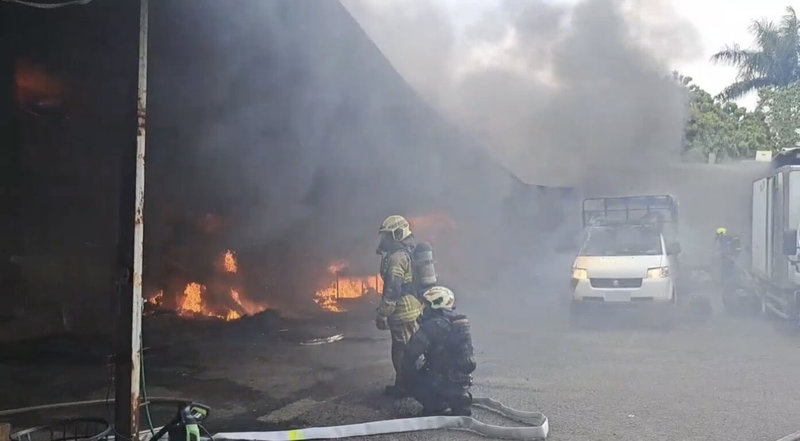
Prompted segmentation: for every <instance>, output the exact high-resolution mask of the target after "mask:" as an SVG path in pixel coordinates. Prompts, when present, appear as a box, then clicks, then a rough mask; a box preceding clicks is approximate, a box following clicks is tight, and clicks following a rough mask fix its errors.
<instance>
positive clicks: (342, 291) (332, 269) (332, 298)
mask: <svg viewBox="0 0 800 441" xmlns="http://www.w3.org/2000/svg"><path fill="white" fill-rule="evenodd" d="M348 267H349V264H348V263H347V262H335V263H333V264H331V265H330V266H328V273H329V274H330V275H332V276H333V277H334V278H333V280H332V281H331V282H330V284H329V285H328V286H327V287H326V288H323V289H320V290H319V291H317V293H316V295H315V296H314V301H315V302H316V303H317V304H318V305H319V306H320V307H321V308H322V309H324V310H326V311H330V312H346V311H347V310H346V309H344V307H342V306H341V305H339V300H340V299H357V298H360V297H364V296H365V295H367V294H370V293H376V294H377V293H379V292H381V291H382V290H383V280H382V279H381V278H380V276H379V275H377V274H376V275H374V276H368V277H348V276H347V270H348Z"/></svg>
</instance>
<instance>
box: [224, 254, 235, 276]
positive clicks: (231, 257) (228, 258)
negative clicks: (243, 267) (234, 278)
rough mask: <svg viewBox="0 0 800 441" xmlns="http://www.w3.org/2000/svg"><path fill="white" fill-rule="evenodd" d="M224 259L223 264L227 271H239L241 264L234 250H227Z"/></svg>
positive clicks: (233, 272) (231, 272) (232, 272)
mask: <svg viewBox="0 0 800 441" xmlns="http://www.w3.org/2000/svg"><path fill="white" fill-rule="evenodd" d="M222 259H223V260H222V265H223V268H224V269H225V272H226V273H230V274H236V273H237V272H238V271H239V264H238V263H236V255H235V253H234V252H233V251H231V250H228V251H225V255H224V256H223V258H222Z"/></svg>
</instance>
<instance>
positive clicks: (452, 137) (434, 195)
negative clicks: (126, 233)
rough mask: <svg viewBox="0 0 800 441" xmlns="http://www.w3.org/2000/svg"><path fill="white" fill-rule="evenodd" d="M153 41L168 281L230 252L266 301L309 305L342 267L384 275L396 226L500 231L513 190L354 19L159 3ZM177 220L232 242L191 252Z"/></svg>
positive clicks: (161, 240) (157, 245) (207, 3)
mask: <svg viewBox="0 0 800 441" xmlns="http://www.w3.org/2000/svg"><path fill="white" fill-rule="evenodd" d="M151 41H152V42H153V44H151V70H150V91H149V92H150V96H151V97H152V98H151V101H150V115H149V116H150V129H151V130H150V131H149V135H150V137H151V139H150V142H149V153H148V161H149V165H150V168H149V170H150V176H149V177H148V194H149V195H150V196H151V199H150V200H149V202H148V204H149V205H148V207H147V210H146V211H147V213H148V214H147V215H148V216H149V217H148V219H150V221H149V222H150V225H149V227H148V241H149V244H150V248H149V251H150V256H151V258H150V260H149V261H150V262H151V266H150V271H149V272H148V274H150V275H151V276H153V277H156V275H157V274H159V273H164V271H163V270H161V269H159V264H158V263H154V262H158V259H159V258H160V256H161V254H163V251H164V250H165V249H168V248H170V247H175V246H176V243H178V242H180V241H181V240H183V242H184V243H187V244H191V247H195V248H194V249H197V251H196V252H194V253H192V252H187V256H186V257H184V259H190V260H192V259H194V260H196V261H199V262H200V263H203V262H204V261H208V260H209V254H213V252H214V250H218V251H217V252H219V251H221V250H224V249H225V248H228V247H230V248H233V249H235V250H237V251H238V252H239V253H240V254H239V255H240V257H241V259H242V261H243V262H250V263H251V265H255V266H257V267H258V268H255V269H251V271H250V272H251V273H253V272H256V271H257V272H261V273H264V274H265V276H264V278H266V279H267V285H269V292H268V293H266V295H268V296H270V297H277V298H279V299H284V300H287V299H289V300H291V298H293V297H302V298H304V299H305V300H308V299H309V298H310V294H311V293H312V292H313V291H314V290H315V289H316V288H319V287H320V285H319V280H316V279H315V278H316V277H317V276H318V275H324V273H325V268H326V267H327V265H328V264H329V263H331V261H333V260H335V259H338V258H345V259H349V260H350V261H351V263H352V268H351V269H352V270H353V272H354V273H356V274H360V275H367V274H374V273H375V272H376V270H377V258H376V256H375V254H374V250H375V246H376V244H377V227H378V224H379V222H380V221H381V220H382V219H383V217H385V216H387V215H389V214H394V213H403V214H407V215H415V214H424V213H430V212H433V211H438V210H443V211H449V212H451V213H456V214H458V215H460V216H463V217H465V218H468V219H471V218H474V219H482V218H486V216H484V215H482V214H481V213H485V212H495V213H496V212H497V211H498V209H497V208H496V207H497V206H499V204H500V203H501V201H502V196H503V194H505V193H507V191H508V186H509V185H511V182H512V181H513V177H512V176H511V175H510V174H509V173H508V172H507V171H506V170H505V169H503V168H502V167H501V166H499V165H497V164H495V163H493V162H492V161H490V160H488V159H487V157H486V154H485V153H484V152H483V151H482V150H480V149H478V148H477V146H476V145H475V143H473V142H472V141H471V140H469V139H468V138H467V137H463V136H461V135H460V134H459V133H458V130H457V129H455V128H454V127H452V126H451V125H449V124H447V123H446V122H445V121H444V120H442V119H441V117H440V116H439V115H437V114H436V113H435V112H434V111H433V110H432V109H431V108H429V107H428V106H427V105H426V104H425V102H424V101H423V100H421V99H420V98H419V96H417V95H416V94H415V93H414V91H413V90H412V89H411V88H409V87H408V85H407V84H406V83H405V81H404V80H403V79H402V78H401V77H400V76H398V75H397V73H396V72H395V70H394V69H393V68H392V67H391V65H390V64H389V63H388V62H387V61H386V60H385V58H383V56H382V55H381V53H380V52H379V51H378V50H377V48H376V47H375V46H374V44H373V43H372V42H371V41H370V40H369V38H367V36H366V35H365V34H364V33H363V31H362V30H361V28H360V27H359V26H358V25H357V23H356V22H355V21H354V20H353V19H352V17H350V15H349V14H348V13H347V11H346V10H345V9H344V8H343V7H342V6H341V5H340V4H339V3H336V2H317V1H309V0H292V1H279V2H278V1H262V0H235V1H229V2H228V1H226V2H220V1H218V0H168V1H164V2H158V3H157V4H154V5H153V11H152V17H151ZM493 205H494V207H493ZM168 212H180V213H188V215H190V216H191V215H195V216H198V217H199V215H200V214H202V213H204V212H212V213H217V214H220V215H222V216H223V217H225V218H226V219H228V220H229V225H232V227H230V228H228V229H225V230H224V231H223V232H221V233H219V235H218V236H214V237H211V236H208V237H206V236H200V237H192V238H187V239H180V236H181V234H183V235H188V234H189V233H186V232H185V231H182V229H186V228H184V227H181V226H178V227H175V226H172V227H170V226H167V225H166V224H165V225H160V223H166V222H167V221H168V220H165V219H164V218H165V217H166V215H165V213H168ZM170 231H172V233H170ZM198 242H199V243H203V242H207V244H205V245H207V246H206V249H204V250H200V249H199V248H197V245H196V244H197V243H198ZM243 265H244V263H243ZM185 266H188V267H192V268H202V266H201V265H199V264H198V263H197V262H187V264H186V265H185ZM194 272H195V274H192V275H190V276H191V277H202V276H203V273H202V271H198V270H195V271H194ZM197 273H200V274H197ZM249 293H250V294H253V290H250V291H249ZM276 305H278V306H279V304H277V302H276Z"/></svg>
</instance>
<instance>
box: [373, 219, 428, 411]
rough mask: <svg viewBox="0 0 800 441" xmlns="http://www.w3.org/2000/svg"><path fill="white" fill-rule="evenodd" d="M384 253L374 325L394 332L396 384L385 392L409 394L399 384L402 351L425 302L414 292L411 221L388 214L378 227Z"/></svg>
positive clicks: (378, 251) (415, 329) (393, 363)
mask: <svg viewBox="0 0 800 441" xmlns="http://www.w3.org/2000/svg"><path fill="white" fill-rule="evenodd" d="M378 234H380V244H379V245H378V250H377V253H378V254H380V255H381V268H380V274H381V278H382V279H383V293H382V295H381V301H380V304H379V305H378V310H377V317H376V318H375V325H376V326H377V327H378V329H380V330H386V329H388V330H389V331H390V332H391V335H392V350H391V354H392V365H394V370H395V384H394V385H392V386H387V387H386V393H388V394H390V395H394V396H403V395H406V394H407V391H406V390H404V389H403V388H402V387H401V385H400V381H401V379H400V375H399V372H400V368H401V366H402V357H403V351H404V350H405V348H406V345H407V344H408V342H409V340H410V339H411V336H413V335H414V333H415V332H416V331H417V329H418V328H419V325H418V324H417V318H418V317H419V316H420V314H422V304H421V303H420V302H419V300H417V297H416V295H415V292H414V283H413V282H414V280H413V278H414V276H413V267H412V259H411V251H412V250H413V249H414V247H415V246H416V240H415V239H414V235H413V234H411V226H410V225H409V223H408V221H407V220H406V219H405V218H404V217H402V216H398V215H393V216H389V217H387V218H386V220H384V221H383V223H382V224H381V226H380V228H379V229H378Z"/></svg>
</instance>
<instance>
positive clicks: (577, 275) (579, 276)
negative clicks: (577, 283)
mask: <svg viewBox="0 0 800 441" xmlns="http://www.w3.org/2000/svg"><path fill="white" fill-rule="evenodd" d="M572 278H573V279H575V280H586V279H588V278H589V273H588V272H586V270H585V269H583V268H572Z"/></svg>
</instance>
